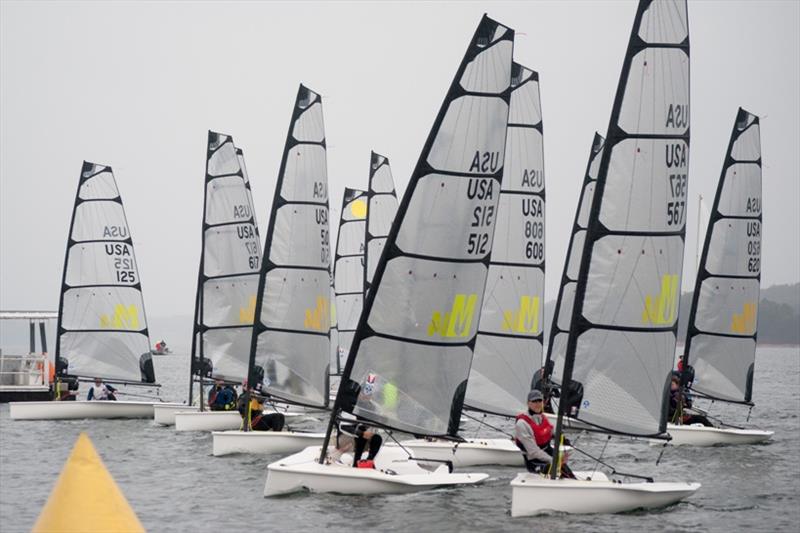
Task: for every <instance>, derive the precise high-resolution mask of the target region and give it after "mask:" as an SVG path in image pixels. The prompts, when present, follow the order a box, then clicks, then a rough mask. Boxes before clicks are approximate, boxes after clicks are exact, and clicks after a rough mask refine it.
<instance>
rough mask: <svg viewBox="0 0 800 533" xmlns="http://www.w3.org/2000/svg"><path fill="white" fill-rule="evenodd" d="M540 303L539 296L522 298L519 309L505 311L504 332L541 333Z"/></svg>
mask: <svg viewBox="0 0 800 533" xmlns="http://www.w3.org/2000/svg"><path fill="white" fill-rule="evenodd" d="M540 303H541V299H540V298H539V297H538V296H527V295H526V296H520V297H519V309H517V310H514V309H512V310H510V311H503V331H510V332H513V333H523V334H525V333H536V332H537V331H539V309H540V307H539V306H540Z"/></svg>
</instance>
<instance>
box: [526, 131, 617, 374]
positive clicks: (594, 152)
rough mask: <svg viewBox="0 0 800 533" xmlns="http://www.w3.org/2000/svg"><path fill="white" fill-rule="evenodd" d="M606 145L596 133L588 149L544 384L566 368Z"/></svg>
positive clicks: (554, 320) (557, 304) (562, 277)
mask: <svg viewBox="0 0 800 533" xmlns="http://www.w3.org/2000/svg"><path fill="white" fill-rule="evenodd" d="M604 145H605V139H604V138H603V136H602V135H600V134H599V133H597V132H595V134H594V139H592V147H591V149H590V150H589V161H588V162H587V163H586V171H585V173H584V177H583V185H582V186H581V193H580V196H579V200H578V206H577V209H576V210H575V219H574V221H573V223H572V233H571V234H570V236H569V244H568V246H567V255H566V258H565V260H564V269H563V270H562V274H561V284H560V285H559V287H558V298H557V299H556V308H555V311H554V313H553V323H552V324H550V337H549V339H550V340H549V341H548V343H547V357H546V358H545V363H544V371H545V375H544V376H542V378H543V381H544V383H549V382H554V378H556V377H558V376H560V375H561V373H562V371H563V368H564V353H565V352H566V349H567V336H568V335H569V330H570V320H571V319H572V304H573V301H574V299H575V286H576V285H577V283H578V268H579V266H580V258H581V257H582V255H583V244H584V241H585V237H586V226H587V224H588V223H589V209H590V207H591V203H592V198H593V195H594V189H595V181H596V180H597V171H598V169H599V167H600V159H601V156H602V153H603V146H604Z"/></svg>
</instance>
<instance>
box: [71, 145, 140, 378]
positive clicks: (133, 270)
mask: <svg viewBox="0 0 800 533" xmlns="http://www.w3.org/2000/svg"><path fill="white" fill-rule="evenodd" d="M57 331H58V334H57V336H56V361H57V365H56V367H57V369H58V373H59V375H69V376H79V377H99V378H102V379H106V380H117V381H124V382H145V383H154V382H155V374H154V372H153V363H152V360H151V355H150V339H149V337H148V331H147V318H146V317H145V312H144V300H143V299H142V286H141V281H140V279H139V269H138V267H137V265H136V256H135V255H134V251H133V239H132V238H131V233H130V229H129V228H128V222H127V220H126V218H125V210H124V208H123V206H122V197H121V196H120V194H119V191H118V189H117V183H116V181H115V180H114V174H113V172H112V170H111V167H108V166H104V165H98V164H95V163H89V162H86V161H84V163H83V167H82V168H81V175H80V179H79V181H78V192H77V194H76V196H75V206H74V208H73V212H72V222H71V223H70V230H69V238H68V240H67V252H66V257H65V259H64V275H63V280H62V286H61V298H60V302H59V308H58V328H57Z"/></svg>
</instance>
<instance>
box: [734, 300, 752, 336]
mask: <svg viewBox="0 0 800 533" xmlns="http://www.w3.org/2000/svg"><path fill="white" fill-rule="evenodd" d="M755 329H756V304H755V302H747V303H745V304H744V305H743V306H742V312H741V313H739V314H737V313H734V314H733V316H732V317H731V331H732V332H733V333H742V334H750V333H751V332H753V331H755Z"/></svg>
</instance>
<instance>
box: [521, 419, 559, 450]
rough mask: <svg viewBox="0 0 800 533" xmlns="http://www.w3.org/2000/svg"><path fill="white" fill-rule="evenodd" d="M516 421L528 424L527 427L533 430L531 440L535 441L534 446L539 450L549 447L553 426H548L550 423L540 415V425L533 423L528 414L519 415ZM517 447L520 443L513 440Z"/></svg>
mask: <svg viewBox="0 0 800 533" xmlns="http://www.w3.org/2000/svg"><path fill="white" fill-rule="evenodd" d="M517 420H524V421H525V422H527V423H528V425H529V426H530V427H531V429H532V430H533V438H534V440H535V441H536V445H537V446H539V448H546V447H547V446H549V445H550V438H551V437H552V436H553V426H552V425H551V424H550V421H549V420H548V419H547V417H546V416H544V413H542V423H541V424H537V423H536V422H534V421H533V418H532V417H531V416H530V415H528V413H520V414H518V415H517ZM515 440H516V442H517V445H521V444H522V443H521V442H519V440H517V439H515Z"/></svg>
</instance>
